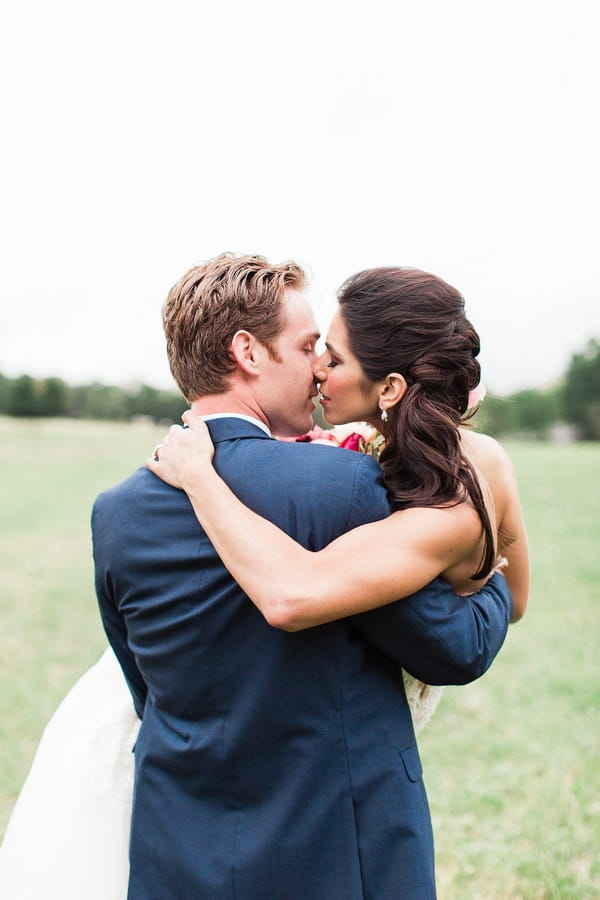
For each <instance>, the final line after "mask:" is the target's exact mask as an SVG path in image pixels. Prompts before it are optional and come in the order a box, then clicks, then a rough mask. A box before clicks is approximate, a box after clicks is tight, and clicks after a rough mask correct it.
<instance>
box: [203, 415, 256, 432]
mask: <svg viewBox="0 0 600 900" xmlns="http://www.w3.org/2000/svg"><path fill="white" fill-rule="evenodd" d="M200 418H201V419H203V420H204V421H205V422H210V421H212V420H213V419H243V420H244V422H250V424H251V425H256V426H257V427H258V428H260V429H261V431H264V433H265V434H266V435H268V437H273V435H272V434H271V432H270V431H269V429H268V428H267V426H266V425H265V423H264V422H261V421H260V419H255V418H254V416H245V415H244V414H243V413H209V414H208V415H207V416H200Z"/></svg>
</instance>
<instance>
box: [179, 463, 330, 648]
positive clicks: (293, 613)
mask: <svg viewBox="0 0 600 900" xmlns="http://www.w3.org/2000/svg"><path fill="white" fill-rule="evenodd" d="M182 487H183V489H184V490H185V491H186V493H187V495H188V497H189V500H190V503H191V504H192V507H193V509H194V512H195V514H196V517H197V519H198V521H199V522H200V524H201V525H202V527H203V528H204V530H205V531H206V533H207V535H208V537H209V538H210V540H211V542H212V544H213V546H214V548H215V550H216V551H217V553H218V554H219V556H220V557H221V559H222V560H223V562H224V564H225V565H226V567H227V569H228V570H229V572H230V573H231V575H232V576H233V578H234V579H235V580H236V581H237V582H238V584H239V585H240V586H241V587H242V588H243V590H244V591H245V593H246V594H247V595H248V596H249V597H250V599H251V600H252V602H253V603H254V605H255V606H257V607H258V609H259V610H260V611H261V613H262V614H263V616H264V617H265V619H266V620H267V622H269V624H270V625H273V626H274V627H276V628H284V629H286V630H287V631H297V630H300V629H302V628H307V627H310V626H312V625H316V624H321V622H323V621H326V620H327V621H329V620H330V619H331V618H334V617H335V616H334V615H331V616H329V617H326V618H323V616H322V615H319V609H320V598H321V597H322V589H323V586H324V584H323V577H324V576H323V572H322V566H321V565H320V562H319V559H318V557H317V554H314V553H312V552H311V551H310V550H306V549H305V548H304V547H302V546H301V545H300V544H297V543H296V542H295V541H294V540H293V539H292V538H290V537H289V536H288V535H287V534H285V533H284V532H283V531H281V530H280V529H279V528H277V526H276V525H273V523H272V522H270V521H268V519H263V518H262V517H261V516H259V515H258V514H257V513H255V512H253V511H252V510H251V509H249V508H248V507H247V506H244V504H243V503H242V502H241V501H240V500H238V498H237V497H236V496H235V494H234V493H233V492H232V491H231V490H230V488H229V487H228V486H227V484H226V483H225V482H224V481H223V480H222V479H221V478H220V477H219V475H217V473H216V472H215V470H214V469H213V468H212V466H211V467H210V468H208V467H207V468H206V470H205V471H204V472H203V473H202V475H201V477H198V476H195V477H194V479H190V480H189V481H188V482H187V483H184V484H182ZM232 522H234V523H235V527H233V528H232V525H231V523H232ZM325 589H326V586H325Z"/></svg>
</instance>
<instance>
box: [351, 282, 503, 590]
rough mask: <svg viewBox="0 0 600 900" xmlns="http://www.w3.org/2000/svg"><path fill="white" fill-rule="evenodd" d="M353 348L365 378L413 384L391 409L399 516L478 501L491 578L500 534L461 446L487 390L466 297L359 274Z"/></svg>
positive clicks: (389, 457) (392, 479)
mask: <svg viewBox="0 0 600 900" xmlns="http://www.w3.org/2000/svg"><path fill="white" fill-rule="evenodd" d="M338 299H339V303H340V312H341V316H342V319H343V321H344V323H345V325H346V328H347V330H348V338H349V342H350V348H351V350H352V352H353V353H354V355H355V356H356V357H357V359H358V361H359V362H360V364H361V366H362V369H363V372H364V374H365V376H366V377H367V378H368V379H370V380H371V381H380V380H382V379H384V378H385V377H386V376H387V375H389V374H390V373H391V372H398V373H400V374H401V375H403V376H404V378H405V379H406V383H407V385H408V387H407V390H406V393H405V394H404V396H403V398H402V399H401V400H400V402H399V403H397V404H396V405H395V406H393V407H392V408H391V409H389V410H388V414H389V418H388V421H387V422H386V423H385V425H382V428H381V430H382V431H383V433H384V436H385V439H386V444H385V449H384V450H383V452H382V454H381V457H380V459H379V462H380V464H381V467H382V469H383V474H384V479H385V484H386V488H387V491H388V494H389V497H390V502H391V503H392V506H393V507H394V509H408V508H409V507H413V506H442V505H448V504H457V503H459V502H461V501H462V500H465V499H466V498H467V497H469V498H470V499H471V501H472V503H473V506H474V508H475V510H476V511H477V513H478V515H479V518H480V519H481V523H482V526H483V531H484V550H483V555H482V560H481V564H480V567H479V569H478V571H477V572H475V573H474V575H473V576H472V577H473V578H476V579H477V578H483V577H484V576H485V575H487V574H488V573H489V572H490V571H491V569H492V568H493V566H494V562H495V557H496V549H495V540H494V532H493V529H492V524H491V522H490V517H489V515H488V512H487V508H486V505H485V502H484V498H483V494H482V490H481V486H480V483H479V480H478V478H477V476H476V474H475V471H474V469H473V467H472V465H471V464H470V462H469V461H468V460H467V458H466V457H465V456H464V454H463V452H462V448H461V441H460V435H459V431H458V428H459V425H460V424H461V422H463V421H464V420H465V413H466V412H467V406H468V396H469V391H470V390H471V389H472V388H475V387H476V386H477V385H478V384H479V377H480V367H479V363H478V362H477V359H476V356H477V355H478V353H479V336H478V334H477V332H476V331H475V329H474V328H473V326H472V325H471V323H470V322H469V320H468V319H467V318H466V316H465V309H464V307H465V303H464V300H463V297H462V295H461V294H460V293H459V292H458V291H457V290H456V288H453V287H452V286H451V285H449V284H446V282H445V281H442V279H441V278H437V277H436V276H435V275H430V274H429V273H428V272H421V271H420V270H419V269H408V268H379V269H368V270H366V271H364V272H359V273H358V274H357V275H353V276H352V277H351V278H349V279H348V280H347V281H346V282H345V283H344V284H343V285H342V286H341V288H340V289H339V291H338Z"/></svg>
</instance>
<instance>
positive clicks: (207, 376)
mask: <svg viewBox="0 0 600 900" xmlns="http://www.w3.org/2000/svg"><path fill="white" fill-rule="evenodd" d="M305 284H306V275H305V273H304V271H303V270H302V269H301V267H300V266H299V265H297V264H296V263H294V262H285V263H281V264H279V265H271V264H270V263H268V262H267V260H266V259H265V258H264V257H262V256H235V255H234V254H232V253H223V254H221V255H220V256H217V257H215V258H214V259H211V260H209V261H208V262H205V263H203V264H202V265H199V266H194V268H192V269H190V270H189V272H186V274H185V275H184V276H183V277H182V278H181V279H180V280H179V281H178V282H177V284H176V285H174V286H173V287H172V288H171V290H170V291H169V294H168V296H167V299H166V301H165V303H164V305H163V310H162V317H163V327H164V330H165V336H166V339H167V355H168V358H169V365H170V366H171V372H172V373H173V377H174V378H175V381H176V382H177V384H178V385H179V388H180V390H181V392H182V394H183V395H184V397H185V398H186V400H188V402H190V403H191V402H192V401H193V400H195V399H196V398H197V397H201V396H203V395H205V394H221V393H223V392H224V391H226V390H227V388H228V383H229V376H230V375H231V373H232V372H233V371H234V369H235V365H236V363H235V360H234V358H233V355H232V353H231V349H230V347H231V341H232V338H233V336H234V334H235V333H236V332H237V331H240V330H244V331H249V332H250V333H251V334H252V335H254V337H255V338H256V339H257V340H258V341H259V342H260V343H261V344H263V345H264V346H265V347H267V349H268V350H269V353H270V354H271V355H272V356H274V357H275V358H277V357H276V354H275V351H274V347H273V343H274V341H275V340H276V339H277V337H278V336H279V335H280V334H281V332H282V330H283V328H284V325H285V321H284V316H283V297H284V292H285V291H286V290H287V289H288V288H290V289H293V290H301V289H302V288H303V287H304V285H305Z"/></svg>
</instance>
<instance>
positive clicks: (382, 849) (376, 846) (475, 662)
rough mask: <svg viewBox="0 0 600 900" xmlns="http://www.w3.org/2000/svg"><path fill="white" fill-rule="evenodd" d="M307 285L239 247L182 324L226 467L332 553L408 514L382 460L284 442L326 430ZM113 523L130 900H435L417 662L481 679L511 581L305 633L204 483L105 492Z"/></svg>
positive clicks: (175, 318) (99, 540) (194, 398)
mask: <svg viewBox="0 0 600 900" xmlns="http://www.w3.org/2000/svg"><path fill="white" fill-rule="evenodd" d="M304 287H305V278H304V274H303V272H302V270H301V269H300V268H299V267H298V266H296V265H295V264H292V263H288V264H284V265H270V264H269V263H267V262H266V260H264V259H262V258H261V257H256V256H254V257H248V256H246V257H234V256H230V255H223V256H220V257H217V258H216V259H214V260H211V261H210V262H208V263H206V264H205V265H201V266H198V267H196V268H194V269H192V270H191V271H190V272H188V273H187V274H186V275H184V276H183V278H182V279H181V280H180V281H179V282H178V284H176V285H175V287H173V288H172V290H171V292H170V293H169V296H168V298H167V300H166V303H165V306H164V309H163V322H164V327H165V333H166V338H167V349H168V355H169V361H170V364H171V369H172V372H173V375H174V377H175V379H176V380H177V382H178V384H179V386H180V388H181V390H182V392H183V393H184V395H185V396H186V397H187V398H188V400H189V401H190V403H191V406H192V409H193V411H194V412H195V413H197V414H198V415H202V416H204V417H205V418H206V419H207V420H208V422H209V428H210V431H211V435H212V439H213V442H214V443H215V447H216V451H215V464H216V466H217V469H218V470H219V472H220V473H221V474H222V476H223V477H224V478H225V479H226V480H227V481H228V482H229V484H230V485H231V486H232V488H233V489H234V491H235V492H236V493H237V494H238V495H239V497H240V498H241V500H242V501H243V502H244V503H246V504H248V505H249V506H251V507H253V508H254V509H255V510H257V512H259V513H261V514H262V515H263V516H267V517H268V518H270V519H272V520H273V521H274V522H275V523H276V524H277V525H279V526H280V527H281V528H283V529H284V530H285V531H287V532H288V533H289V534H291V535H292V536H293V537H295V538H296V539H297V540H299V541H300V542H301V543H303V544H304V545H305V546H306V547H310V548H311V549H319V548H321V547H323V546H324V545H326V544H327V543H329V542H330V541H332V540H333V539H334V538H335V537H337V536H338V535H339V534H341V533H342V532H344V531H346V530H348V529H350V528H353V527H355V526H357V525H360V524H362V523H364V522H366V521H370V520H374V519H379V518H382V517H384V516H386V515H387V514H388V513H389V507H388V504H387V499H386V492H385V489H384V487H383V485H382V482H381V477H380V471H379V468H378V466H377V464H376V463H375V462H374V461H373V460H372V459H371V458H369V457H367V456H364V455H362V454H359V453H350V452H348V451H342V450H339V451H338V450H335V449H333V448H331V447H322V446H318V445H306V444H302V443H293V442H291V443H290V442H285V441H275V440H273V439H272V437H271V434H272V433H274V434H277V435H279V436H292V435H296V434H300V433H303V432H305V431H307V430H308V429H309V428H310V426H311V415H312V412H313V409H314V399H315V397H316V393H317V389H316V382H317V375H318V370H317V355H316V350H315V344H316V341H317V337H318V332H317V326H316V323H315V320H314V316H313V312H312V310H311V308H310V306H309V304H308V302H307V301H306V299H305V297H304V294H303V290H304ZM231 527H232V528H233V529H235V522H232V523H231ZM93 537H94V559H95V569H96V589H97V593H98V599H99V603H100V609H101V614H102V618H103V622H104V626H105V628H106V632H107V634H108V637H109V640H110V642H111V644H112V646H113V648H114V650H115V652H116V654H117V656H118V658H119V660H120V663H121V666H122V668H123V671H124V673H125V676H126V678H127V681H128V683H129V686H130V689H131V693H132V695H133V698H134V702H135V707H136V710H137V712H138V714H139V715H140V717H141V718H142V724H141V728H140V732H139V738H138V741H137V744H136V747H135V772H136V774H135V793H134V805H133V820H132V830H131V845H130V861H131V873H130V884H129V894H128V897H129V900H228V898H231V900H233V898H236V900H342V898H344V900H359V898H360V900H362V898H371V900H398V898H420V900H429V898H433V897H435V883H434V871H433V839H432V832H431V823H430V817H429V810H428V805H427V799H426V795H425V789H424V786H423V781H422V772H421V764H420V760H419V754H418V750H417V746H416V743H415V737H414V731H413V728H412V723H411V718H410V712H409V709H408V706H407V703H406V698H405V696H404V689H403V686H402V679H401V677H400V674H399V665H402V666H404V667H405V668H406V669H408V670H409V671H410V672H411V673H412V674H414V675H415V676H417V677H418V678H420V679H422V680H424V681H426V682H429V683H464V682H467V681H470V680H473V679H474V678H477V677H478V676H479V675H481V674H482V672H483V671H485V669H486V668H487V667H488V666H489V665H490V663H491V661H492V660H493V658H494V656H495V654H496V653H497V651H498V650H499V648H500V646H501V645H502V642H503V640H504V637H505V634H506V630H507V626H508V623H509V620H510V617H511V600H510V597H509V595H508V592H507V590H506V588H505V586H504V583H503V581H502V579H500V578H499V577H498V576H495V577H494V579H492V581H491V582H490V584H489V585H488V586H487V587H486V589H485V590H484V591H482V592H481V594H479V595H477V596H473V597H467V598H465V597H460V598H459V597H456V596H455V595H454V594H453V593H452V592H451V590H450V588H449V587H448V586H446V585H444V584H443V583H442V582H435V583H434V584H432V585H431V586H430V587H428V588H427V589H425V590H423V591H420V592H419V593H417V594H415V595H413V596H412V597H411V598H408V599H407V600H403V601H401V602H398V603H396V604H392V605H391V606H388V607H385V608H383V609H380V610H377V611H374V612H371V613H366V614H363V615H361V616H357V617H355V618H354V619H344V620H342V621H339V622H333V623H331V624H328V625H323V626H320V627H318V628H311V629H309V630H307V631H302V632H297V633H287V632H285V631H281V630H278V629H276V628H273V627H271V626H269V625H268V624H267V623H266V622H265V620H264V619H263V617H262V615H261V614H260V613H259V612H258V611H257V609H256V608H255V607H254V606H253V605H252V603H250V601H249V600H248V599H247V597H246V596H245V595H244V594H243V592H242V591H241V589H240V588H239V587H238V586H237V584H236V583H235V582H234V581H233V580H232V579H231V577H230V576H229V574H228V572H227V571H226V569H225V568H224V566H223V565H222V563H221V561H220V560H219V558H218V557H217V555H216V553H215V551H214V550H213V548H212V546H211V544H210V542H209V541H208V538H207V537H206V535H205V534H204V532H203V531H202V529H201V528H200V526H199V525H198V522H197V520H196V518H195V516H194V514H193V512H192V509H191V506H190V504H189V502H188V499H187V497H186V495H185V494H184V493H182V492H181V491H177V490H174V489H173V488H171V487H169V486H168V485H166V484H165V483H163V482H162V481H161V480H159V479H158V478H156V477H155V476H154V475H153V474H152V473H151V472H149V471H148V470H147V469H146V468H141V469H139V470H138V471H137V472H135V473H134V474H133V475H131V476H130V477H129V478H128V479H127V480H126V481H124V482H123V483H122V484H120V485H118V486H117V487H115V488H112V489H111V490H109V491H107V492H106V493H104V494H102V495H101V496H100V497H99V498H98V500H97V501H96V504H95V507H94V512H93ZM273 565H274V566H276V565H277V559H274V560H273Z"/></svg>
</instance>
